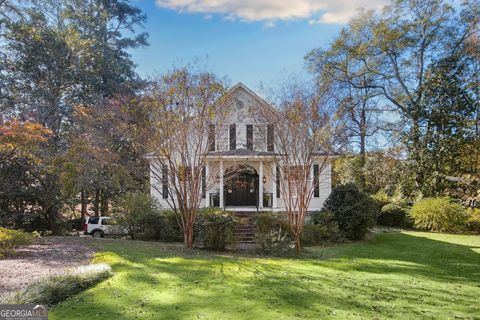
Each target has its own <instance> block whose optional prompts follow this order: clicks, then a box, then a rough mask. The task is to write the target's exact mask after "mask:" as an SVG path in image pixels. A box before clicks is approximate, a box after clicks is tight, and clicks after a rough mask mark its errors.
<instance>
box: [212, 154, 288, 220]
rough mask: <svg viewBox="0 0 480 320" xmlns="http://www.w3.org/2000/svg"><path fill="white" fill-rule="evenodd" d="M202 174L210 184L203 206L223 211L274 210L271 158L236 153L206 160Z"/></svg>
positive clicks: (274, 182)
mask: <svg viewBox="0 0 480 320" xmlns="http://www.w3.org/2000/svg"><path fill="white" fill-rule="evenodd" d="M206 176H207V177H210V179H212V184H211V185H210V188H208V191H207V192H206V195H205V200H206V201H205V207H219V208H223V209H224V210H226V211H235V212H254V211H278V210H279V208H278V205H277V187H278V186H277V182H276V179H275V178H276V166H275V163H274V162H273V161H272V160H271V159H266V158H262V157H254V158H252V157H244V158H242V157H237V158H230V159H215V160H211V161H209V162H208V163H207V166H206Z"/></svg>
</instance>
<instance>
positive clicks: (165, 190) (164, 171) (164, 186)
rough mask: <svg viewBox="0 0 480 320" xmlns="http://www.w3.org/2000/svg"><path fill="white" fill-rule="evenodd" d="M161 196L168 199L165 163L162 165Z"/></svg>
mask: <svg viewBox="0 0 480 320" xmlns="http://www.w3.org/2000/svg"><path fill="white" fill-rule="evenodd" d="M162 196H163V199H168V168H167V165H166V164H164V165H163V166H162Z"/></svg>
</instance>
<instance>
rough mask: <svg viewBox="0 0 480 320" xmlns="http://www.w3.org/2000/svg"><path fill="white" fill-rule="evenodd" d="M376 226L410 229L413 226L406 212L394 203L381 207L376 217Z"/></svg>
mask: <svg viewBox="0 0 480 320" xmlns="http://www.w3.org/2000/svg"><path fill="white" fill-rule="evenodd" d="M377 224H378V225H381V226H384V227H394V228H411V227H412V226H413V222H412V221H411V218H410V216H409V215H408V210H407V209H406V208H404V207H401V206H399V205H397V204H395V203H389V204H386V205H384V206H383V207H382V210H380V214H379V215H378V217H377Z"/></svg>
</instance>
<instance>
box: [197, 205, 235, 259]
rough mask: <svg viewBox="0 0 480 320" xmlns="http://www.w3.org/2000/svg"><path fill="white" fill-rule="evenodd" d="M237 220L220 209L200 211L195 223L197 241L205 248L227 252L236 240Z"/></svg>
mask: <svg viewBox="0 0 480 320" xmlns="http://www.w3.org/2000/svg"><path fill="white" fill-rule="evenodd" d="M235 224H236V218H235V217H234V216H233V215H232V214H230V213H228V212H225V211H223V210H222V209H219V208H206V209H203V210H200V211H199V213H198V216H197V220H196V221H195V231H196V234H195V240H196V241H198V242H200V243H202V244H203V245H204V246H205V248H208V249H212V250H217V251H221V250H225V248H226V247H227V245H229V244H232V243H233V242H234V240H235Z"/></svg>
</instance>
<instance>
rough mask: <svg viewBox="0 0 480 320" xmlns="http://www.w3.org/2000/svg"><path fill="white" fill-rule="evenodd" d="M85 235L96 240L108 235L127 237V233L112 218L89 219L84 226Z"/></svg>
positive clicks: (86, 219)
mask: <svg viewBox="0 0 480 320" xmlns="http://www.w3.org/2000/svg"><path fill="white" fill-rule="evenodd" d="M83 233H84V234H86V235H91V236H93V237H94V238H103V237H104V236H106V235H109V236H110V235H111V236H118V235H125V234H126V231H125V230H124V229H123V228H122V227H120V226H118V225H117V224H116V223H115V220H114V219H113V218H111V217H87V218H85V224H84V225H83Z"/></svg>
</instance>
